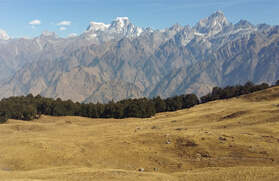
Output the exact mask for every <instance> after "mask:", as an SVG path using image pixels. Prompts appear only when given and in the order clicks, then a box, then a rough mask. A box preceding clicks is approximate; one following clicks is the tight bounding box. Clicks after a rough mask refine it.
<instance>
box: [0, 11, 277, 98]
mask: <svg viewBox="0 0 279 181" xmlns="http://www.w3.org/2000/svg"><path fill="white" fill-rule="evenodd" d="M0 72H1V73H0V99H1V98H4V97H9V96H19V95H27V94H29V93H32V94H33V95H37V94H41V95H42V96H46V97H53V98H58V97H60V98H61V99H63V100H67V99H71V100H73V101H78V102H94V103H96V102H102V103H106V102H108V101H110V100H114V101H119V100H121V99H126V98H139V97H144V96H146V97H151V98H152V97H155V96H158V95H159V96H161V97H162V98H166V97H170V96H174V95H180V94H186V93H195V94H197V95H198V96H202V95H205V94H206V93H208V92H210V91H211V89H212V88H213V87H215V86H219V87H224V86H227V85H236V84H243V83H245V82H247V81H248V80H249V81H252V82H254V83H262V82H266V83H269V84H274V83H275V82H276V80H278V79H279V26H271V25H267V24H259V25H253V24H251V23H249V22H248V21H246V20H240V21H239V22H238V23H236V24H232V23H229V22H228V21H227V19H226V17H225V15H224V14H223V12H222V11H217V12H215V13H213V14H212V15H210V16H209V17H207V18H204V19H202V20H200V21H199V22H198V23H197V24H196V25H195V26H194V27H191V26H189V25H187V26H181V25H179V24H174V25H173V26H172V27H170V28H166V29H163V30H153V29H152V28H140V27H137V26H135V25H133V24H132V23H131V22H130V21H129V19H128V18H127V17H122V18H116V19H115V20H113V21H112V22H111V23H110V24H104V23H97V22H91V23H90V25H89V26H88V28H87V29H86V30H85V31H84V33H82V34H81V35H78V36H77V35H74V34H73V35H71V36H69V37H67V38H60V37H58V36H57V35H56V34H55V32H47V31H45V32H43V33H42V34H41V35H40V36H39V37H35V38H10V37H9V36H8V35H7V33H6V32H5V31H3V30H0Z"/></svg>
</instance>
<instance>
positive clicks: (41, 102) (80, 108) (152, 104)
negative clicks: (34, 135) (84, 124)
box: [0, 80, 279, 123]
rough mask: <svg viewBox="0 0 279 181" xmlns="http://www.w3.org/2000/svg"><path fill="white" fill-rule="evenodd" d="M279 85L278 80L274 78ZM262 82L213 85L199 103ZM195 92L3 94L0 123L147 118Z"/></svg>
mask: <svg viewBox="0 0 279 181" xmlns="http://www.w3.org/2000/svg"><path fill="white" fill-rule="evenodd" d="M276 86H279V80H278V81H277V82H276ZM269 87H270V86H269V85H268V84H266V83H262V84H260V85H255V84H253V83H252V82H250V81H248V82H247V83H246V84H245V85H236V86H227V87H225V88H220V87H214V88H213V89H212V92H211V93H209V94H207V95H205V96H202V97H201V98H200V99H201V103H206V102H209V101H214V100H219V99H228V98H232V97H236V96H240V95H243V94H249V93H252V92H256V91H260V90H263V89H267V88H269ZM199 103H200V102H199V99H198V97H197V96H196V95H195V94H187V95H180V96H174V97H171V98H167V99H161V97H160V96H157V97H154V98H153V99H149V98H140V99H124V100H121V101H119V102H116V103H114V102H113V101H110V102H109V103H107V104H101V103H97V104H93V103H88V104H85V103H79V102H76V103H74V102H73V101H71V100H67V101H62V100H61V99H60V98H57V99H53V98H45V97H42V96H41V95H37V96H35V97H34V96H33V95H32V94H28V95H27V96H20V97H10V98H4V99H2V100H1V101H0V123H4V122H6V121H7V120H8V119H18V120H33V119H35V118H37V117H39V116H40V115H41V114H44V115H51V116H83V117H90V118H128V117H136V118H148V117H151V116H153V115H155V114H156V113H159V112H167V111H176V110H180V109H186V108H190V107H193V106H195V105H197V104H199Z"/></svg>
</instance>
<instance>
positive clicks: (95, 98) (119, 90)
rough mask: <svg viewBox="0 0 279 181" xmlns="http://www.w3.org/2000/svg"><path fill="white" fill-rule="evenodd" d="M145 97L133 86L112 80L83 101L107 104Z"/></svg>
mask: <svg viewBox="0 0 279 181" xmlns="http://www.w3.org/2000/svg"><path fill="white" fill-rule="evenodd" d="M141 97H145V95H144V94H143V93H142V92H141V91H140V89H139V88H138V87H137V86H135V85H134V84H131V83H127V82H124V81H121V80H117V79H114V80H112V81H109V82H106V83H104V84H102V85H101V86H100V87H99V88H98V89H97V90H96V91H94V93H93V94H92V95H91V96H89V97H88V98H87V99H85V101H84V102H94V103H97V102H108V101H111V100H113V101H115V102H117V101H120V100H122V99H129V98H141Z"/></svg>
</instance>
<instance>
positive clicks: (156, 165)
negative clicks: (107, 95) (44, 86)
mask: <svg viewBox="0 0 279 181" xmlns="http://www.w3.org/2000/svg"><path fill="white" fill-rule="evenodd" d="M278 150H279V87H274V88H270V89H267V90H264V91H261V92H257V93H253V94H249V95H244V96H241V97H238V98H233V99H229V100H220V101H214V102H209V103H206V104H201V105H198V106H195V107H193V108H191V109H185V110H180V111H176V112H167V113H160V114H156V116H154V117H152V118H148V119H134V118H129V119H89V118H83V117H50V116H42V117H41V118H40V119H38V120H34V121H30V122H27V121H18V120H9V121H8V122H7V123H5V124H1V125H0V180H16V181H19V180H22V181H23V180H30V181H31V180H32V181H35V180H36V181H37V180H49V181H50V180H51V181H53V180H57V181H62V180H71V181H80V180H82V181H86V180H90V181H91V180H148V181H149V180H170V181H172V180H181V181H182V180H279V172H278V171H279V151H278Z"/></svg>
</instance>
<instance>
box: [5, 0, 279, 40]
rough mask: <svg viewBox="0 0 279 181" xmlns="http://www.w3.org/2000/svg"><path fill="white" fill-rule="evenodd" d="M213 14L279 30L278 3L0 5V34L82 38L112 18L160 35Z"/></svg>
mask: <svg viewBox="0 0 279 181" xmlns="http://www.w3.org/2000/svg"><path fill="white" fill-rule="evenodd" d="M217 10H221V11H223V12H224V14H225V16H226V18H227V20H228V21H229V22H232V23H234V24H235V23H237V22H238V21H239V20H241V19H245V20H248V21H249V22H251V23H253V24H259V23H267V24H270V25H275V24H279V0H81V1H79V0H0V29H2V30H4V31H6V32H7V34H8V35H9V36H12V37H23V36H28V37H36V36H39V35H40V34H41V33H42V32H43V31H44V30H47V31H55V32H56V33H57V34H58V35H59V36H60V37H66V36H68V35H69V34H71V33H75V34H78V35H79V34H81V33H82V32H83V31H85V30H86V28H87V27H88V25H89V23H90V22H91V21H95V22H104V23H106V24H109V23H110V22H111V21H112V20H113V19H115V18H116V17H129V19H130V21H131V22H132V23H133V24H134V25H136V26H139V27H143V28H146V27H152V28H153V29H164V28H167V27H170V26H172V25H173V24H175V23H179V24H180V25H183V26H185V25H191V26H194V25H195V24H196V23H197V22H198V21H199V20H200V19H202V18H205V17H208V16H209V15H211V14H212V13H214V12H215V11H217Z"/></svg>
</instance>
